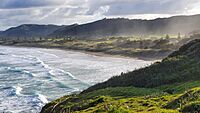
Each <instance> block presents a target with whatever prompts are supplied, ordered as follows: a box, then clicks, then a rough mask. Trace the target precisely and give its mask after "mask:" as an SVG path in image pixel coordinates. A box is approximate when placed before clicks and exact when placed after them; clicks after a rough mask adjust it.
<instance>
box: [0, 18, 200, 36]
mask: <svg viewBox="0 0 200 113" xmlns="http://www.w3.org/2000/svg"><path fill="white" fill-rule="evenodd" d="M199 20H200V15H192V16H174V17H170V18H157V19H154V20H140V19H125V18H115V19H106V18H105V19H102V20H98V21H95V22H91V23H86V24H81V25H78V24H73V25H68V26H67V25H66V26H57V25H35V24H24V25H20V26H18V27H12V28H10V29H8V30H5V31H3V32H0V37H1V38H11V39H16V38H19V39H24V38H27V39H29V40H31V38H30V37H33V38H35V37H36V38H38V37H43V38H44V37H45V38H61V37H62V38H69V37H70V38H79V39H86V38H87V39H94V38H102V37H112V36H118V37H119V36H123V37H126V36H133V35H134V36H140V37H144V36H146V35H164V34H171V35H177V34H178V33H181V34H191V33H193V32H195V31H199V30H200V24H199Z"/></svg>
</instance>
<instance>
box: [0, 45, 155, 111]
mask: <svg viewBox="0 0 200 113" xmlns="http://www.w3.org/2000/svg"><path fill="white" fill-rule="evenodd" d="M153 62H154V61H143V60H138V59H133V58H119V57H111V56H95V55H91V54H86V53H82V52H77V51H64V50H58V49H42V48H26V47H8V46H0V112H4V113H38V112H40V110H41V108H42V107H43V106H44V105H45V104H46V103H48V102H50V101H52V100H54V99H56V98H59V97H62V96H64V95H67V94H71V93H77V92H80V91H82V90H84V89H86V88H88V87H90V86H91V85H94V84H96V83H99V82H103V81H105V80H107V79H109V78H111V77H112V76H117V75H120V74H121V73H122V72H123V73H125V72H128V71H132V70H135V69H138V68H141V67H145V66H148V65H150V64H152V63H153Z"/></svg>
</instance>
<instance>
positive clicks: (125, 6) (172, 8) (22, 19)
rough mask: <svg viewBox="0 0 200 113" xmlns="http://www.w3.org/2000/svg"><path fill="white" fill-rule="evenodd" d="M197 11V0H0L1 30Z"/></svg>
mask: <svg viewBox="0 0 200 113" xmlns="http://www.w3.org/2000/svg"><path fill="white" fill-rule="evenodd" d="M198 13H200V0H1V1H0V30H4V29H7V28H9V27H11V26H18V25H20V24H59V25H62V24H65V25H69V24H73V23H79V24H81V23H87V22H91V21H95V20H99V19H102V18H105V17H106V18H115V17H125V18H132V19H134V18H143V19H153V18H157V17H169V16H173V15H192V14H198Z"/></svg>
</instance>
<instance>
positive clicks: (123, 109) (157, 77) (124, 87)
mask: <svg viewBox="0 0 200 113" xmlns="http://www.w3.org/2000/svg"><path fill="white" fill-rule="evenodd" d="M199 59H200V40H194V41H191V42H190V43H188V44H186V45H184V46H182V47H181V48H180V49H179V50H178V51H176V52H174V53H172V54H171V55H169V57H167V58H165V59H164V60H163V61H162V62H157V63H155V64H153V65H151V66H149V67H146V68H143V69H139V70H136V71H133V72H129V73H126V74H123V75H120V76H116V77H113V78H111V79H109V80H108V81H106V82H103V83H100V84H97V85H94V86H92V87H90V88H88V89H87V90H85V91H83V92H82V93H81V94H78V95H69V96H64V97H62V98H60V99H58V100H55V101H53V102H50V103H49V104H47V105H46V106H44V107H43V109H42V111H41V113H63V112H66V113H69V112H74V113H84V112H85V113H133V112H137V113H180V112H183V113H198V112H200V60H199Z"/></svg>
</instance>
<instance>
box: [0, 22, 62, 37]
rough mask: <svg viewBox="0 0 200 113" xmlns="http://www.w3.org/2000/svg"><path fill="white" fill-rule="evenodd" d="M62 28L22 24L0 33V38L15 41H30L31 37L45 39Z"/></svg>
mask: <svg viewBox="0 0 200 113" xmlns="http://www.w3.org/2000/svg"><path fill="white" fill-rule="evenodd" d="M63 27H64V26H57V25H36V24H24V25H20V26H18V27H12V28H10V29H7V30H5V31H2V32H0V37H1V38H6V39H16V38H21V39H23V38H27V39H31V37H46V36H47V35H49V34H50V33H52V32H54V31H56V30H57V29H59V28H63Z"/></svg>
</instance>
